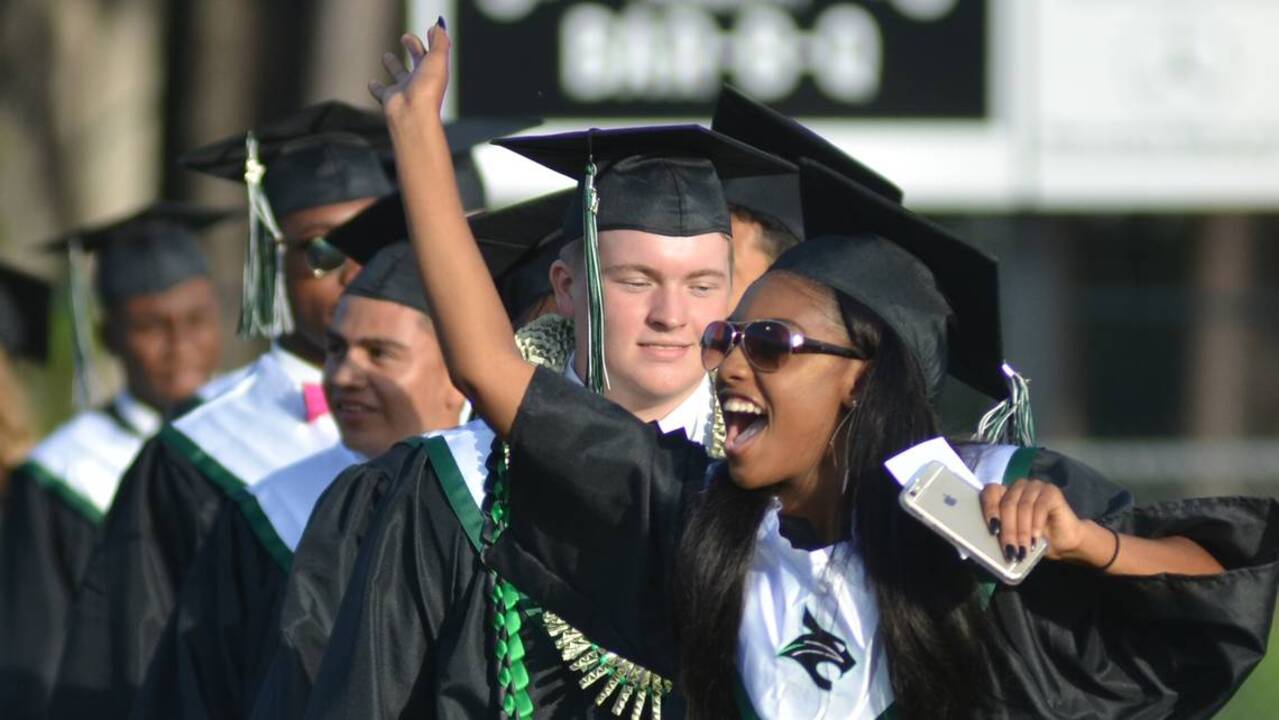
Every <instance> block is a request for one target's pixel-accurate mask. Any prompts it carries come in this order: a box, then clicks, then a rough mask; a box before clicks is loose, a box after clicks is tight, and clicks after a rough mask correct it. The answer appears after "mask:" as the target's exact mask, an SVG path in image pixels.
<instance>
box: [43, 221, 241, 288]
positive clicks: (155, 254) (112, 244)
mask: <svg viewBox="0 0 1279 720" xmlns="http://www.w3.org/2000/svg"><path fill="white" fill-rule="evenodd" d="M229 217H231V211H230V210H220V209H214V208H206V207H201V206H198V205H192V204H189V203H180V202H164V201H162V202H157V203H153V204H151V205H148V206H146V207H144V208H142V209H140V210H138V211H136V212H134V213H132V214H130V215H128V216H126V217H123V218H120V219H117V220H112V221H110V222H107V223H103V224H100V225H94V226H90V227H85V228H81V229H78V230H73V231H71V232H68V233H65V234H63V235H61V236H59V237H57V238H54V239H52V240H49V241H47V242H45V243H43V245H44V247H45V248H46V249H48V250H54V251H58V252H67V253H74V252H81V251H82V252H86V253H92V254H93V255H94V256H95V257H96V258H97V267H96V273H95V275H94V282H93V286H94V290H95V291H96V292H97V295H98V300H99V301H100V302H101V303H102V304H103V305H108V306H109V305H112V304H114V303H117V302H119V301H121V300H127V299H129V298H131V297H137V296H139V295H150V294H153V293H158V292H163V291H165V290H167V289H169V288H171V287H173V286H174V285H177V284H178V283H180V282H183V281H184V280H188V279H190V278H193V277H207V276H208V275H209V266H208V264H207V262H206V261H205V258H204V253H202V252H201V251H200V246H199V243H198V242H197V240H196V235H197V233H199V232H200V231H202V230H204V229H206V228H208V227H210V226H212V225H214V224H216V223H219V222H221V221H223V220H226V219H227V218H229Z"/></svg>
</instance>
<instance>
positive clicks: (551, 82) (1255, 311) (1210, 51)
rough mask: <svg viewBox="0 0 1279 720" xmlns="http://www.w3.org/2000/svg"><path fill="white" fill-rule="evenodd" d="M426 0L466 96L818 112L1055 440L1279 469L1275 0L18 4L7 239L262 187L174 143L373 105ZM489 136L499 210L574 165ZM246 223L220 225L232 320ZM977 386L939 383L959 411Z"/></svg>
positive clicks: (1043, 436)
mask: <svg viewBox="0 0 1279 720" xmlns="http://www.w3.org/2000/svg"><path fill="white" fill-rule="evenodd" d="M437 15H444V16H445V17H446V18H447V19H448V23H449V28H450V30H451V31H452V32H453V35H454V39H455V44H456V49H455V59H454V65H453V67H454V81H453V86H452V91H451V95H450V97H449V100H448V107H447V112H448V113H449V114H450V115H453V116H463V115H519V116H528V115H535V116H540V117H544V118H546V119H547V121H548V123H547V125H545V126H543V128H542V129H540V130H538V132H541V131H543V130H548V129H549V130H559V129H576V128H581V127H584V126H591V125H593V126H600V127H605V126H608V125H621V124H630V123H634V122H654V121H658V120H681V121H688V120H694V121H700V122H709V118H710V113H711V109H712V106H713V103H714V100H715V96H716V94H717V92H718V89H719V87H720V84H721V83H722V82H724V81H728V82H731V83H733V84H735V85H737V86H738V87H739V88H741V89H742V90H744V91H746V92H747V93H749V94H751V95H754V96H755V97H757V98H759V99H761V100H763V101H766V102H768V103H770V104H773V105H774V106H776V107H778V108H779V109H781V110H783V111H785V112H787V113H788V114H791V115H794V116H796V117H798V118H800V119H801V120H803V121H805V122H806V123H808V124H810V126H811V127H813V128H814V129H816V130H818V131H819V132H821V133H822V134H823V135H825V136H826V137H828V138H830V139H832V140H834V141H836V142H837V143H839V144H840V145H841V146H842V147H844V148H845V149H846V150H848V151H849V152H850V153H852V154H854V155H855V156H857V157H858V158H860V159H862V160H863V161H864V162H866V163H867V164H869V165H870V166H872V167H874V168H876V169H877V170H879V171H880V172H882V173H883V174H885V175H887V176H888V177H889V178H891V179H893V180H894V181H895V182H897V183H898V184H899V185H900V186H901V187H902V188H904V190H905V191H906V203H907V205H909V206H911V207H913V208H915V209H918V210H921V211H924V212H925V213H927V214H929V215H931V216H933V217H934V218H936V219H938V220H939V221H941V222H942V223H944V224H946V225H948V226H949V227H951V228H953V229H955V230H957V231H958V232H959V233H960V234H962V235H963V236H965V237H967V238H969V239H971V240H972V241H974V242H976V243H978V244H980V245H982V246H984V247H986V248H987V249H989V250H991V251H992V252H994V253H995V254H996V255H998V256H999V258H1000V260H1001V282H1002V293H1003V305H1004V308H1003V312H1004V329H1005V351H1006V355H1007V357H1008V359H1009V361H1010V362H1011V363H1012V364H1013V365H1014V366H1015V367H1017V368H1018V369H1019V370H1020V371H1022V372H1023V373H1024V374H1025V375H1026V376H1028V377H1029V378H1030V379H1031V388H1032V394H1033V398H1034V409H1035V414H1036V421H1037V424H1038V428H1039V439H1040V442H1041V444H1044V445H1047V446H1050V447H1054V448H1056V449H1059V450H1062V451H1065V452H1067V453H1070V454H1073V455H1075V456H1077V457H1079V458H1081V459H1083V460H1085V461H1087V462H1089V463H1091V464H1093V465H1095V466H1097V467H1098V468H1099V469H1101V470H1102V471H1103V472H1105V473H1106V474H1107V475H1109V476H1110V477H1111V478H1113V479H1114V480H1116V481H1118V482H1121V483H1124V484H1126V485H1128V486H1129V487H1131V488H1132V489H1133V490H1134V492H1135V493H1136V494H1137V496H1138V499H1139V500H1144V501H1155V500H1159V499H1164V498H1169V497H1178V496H1185V495H1194V494H1205V493H1218V494H1219V493H1238V492H1246V493H1253V494H1267V495H1269V494H1274V493H1275V489H1276V488H1279V411H1277V410H1279V321H1276V317H1275V316H1276V313H1279V212H1277V211H1279V93H1275V92H1274V82H1275V78H1276V77H1279V44H1277V43H1274V42H1273V40H1272V38H1271V37H1270V35H1271V34H1272V33H1273V29H1274V28H1276V27H1279V3H1273V2H1262V1H1258V0H1217V1H1216V2H1213V3H1203V2H1197V1H1195V0H989V1H988V2H985V1H982V0H861V1H860V2H854V1H852V0H772V1H771V2H764V1H760V2H750V1H749V0H697V1H679V0H631V1H626V0H594V1H592V2H586V1H584V0H583V1H579V0H474V1H473V2H465V1H461V0H457V1H455V0H408V2H398V1H397V2H382V1H380V0H379V1H374V0H365V1H363V2H358V3H357V2H351V1H350V0H346V1H342V0H314V1H313V2H291V1H285V0H274V1H273V2H261V1H260V0H75V1H73V2H56V3H52V2H47V1H45V0H5V2H3V3H0V68H3V72H0V257H2V258H3V260H4V261H5V262H9V263H12V264H15V265H18V266H20V267H23V268H26V269H29V270H33V271H35V272H38V273H41V274H43V275H44V276H46V277H49V278H58V279H61V278H63V276H64V275H65V272H66V271H65V268H64V265H65V262H63V260H62V259H61V258H58V257H52V256H47V255H44V254H42V253H40V252H38V251H36V250H35V249H34V245H35V244H36V243H38V242H40V241H41V240H44V239H46V238H49V237H52V236H54V235H55V234H57V233H59V232H62V231H64V230H67V229H70V228H73V227H76V226H79V225H82V224H84V223H88V222H96V221H100V220H106V219H110V218H112V217H114V216H117V215H121V214H124V213H127V212H129V211H131V210H133V209H134V208H135V207H137V206H140V205H142V204H144V203H147V202H149V201H151V200H154V199H156V198H161V197H164V198H174V199H188V200H198V201H203V202H207V203H211V204H214V205H220V206H228V207H238V206H242V205H243V198H242V192H243V191H242V187H241V186H238V185H235V184H232V183H226V182H219V181H216V180H210V179H206V178H203V177H200V176H197V175H194V174H191V173H188V172H185V171H182V170H180V169H179V168H177V167H176V165H175V162H174V160H175V158H176V157H177V155H178V154H179V153H180V152H182V151H183V150H185V149H189V148H191V147H194V146H196V145H198V144H201V143H204V142H208V141H211V140H214V139H218V138H222V137H225V136H227V135H230V134H233V133H236V132H239V131H242V130H243V129H245V128H246V127H248V126H249V125H251V124H252V123H254V122H258V121H261V120H265V119H269V118H271V117H274V116H276V115H279V114H282V113H284V112H287V111H290V110H292V109H295V108H298V107H300V106H302V105H305V104H307V103H310V102H315V101H319V100H325V99H331V98H336V99H343V100H347V101H349V102H353V103H357V104H363V105H368V104H369V100H368V97H367V94H366V91H365V89H364V87H365V83H366V82H367V80H369V79H370V78H374V77H379V76H380V74H381V68H380V64H379V57H380V55H381V53H382V52H383V51H384V50H387V49H394V48H396V47H397V46H396V39H397V37H398V35H399V34H400V33H401V32H402V31H403V30H405V29H409V28H411V29H415V30H421V29H425V28H426V27H427V26H428V25H429V24H430V23H431V22H434V20H435V18H436V16H437ZM478 158H479V162H480V165H481V168H482V172H483V174H484V177H485V182H486V184H487V186H488V190H489V193H490V198H491V200H492V204H493V205H495V206H496V205H503V204H507V203H509V202H513V201H515V200H519V199H521V198H524V197H528V196H530V195H531V194H534V193H537V192H540V191H543V190H549V189H552V188H554V187H559V186H563V185H564V184H566V183H565V181H564V180H563V179H560V178H557V177H556V176H554V175H553V174H551V173H549V172H547V171H543V170H540V169H538V168H534V167H533V166H532V165H531V164H529V163H526V162H525V161H523V160H521V159H519V158H516V157H515V156H514V155H511V154H509V153H507V152H506V151H504V150H500V149H498V148H485V149H483V150H481V151H479V153H478ZM244 231H245V226H244V224H243V222H241V223H239V224H235V223H232V224H229V226H226V227H222V228H220V229H218V230H216V231H214V233H212V235H211V239H210V241H209V243H208V246H207V249H208V251H209V253H210V256H211V257H212V259H213V262H214V264H215V267H216V268H217V269H218V274H219V278H220V283H221V286H222V292H223V297H224V298H225V299H226V312H225V313H224V317H225V319H226V321H227V322H228V327H227V332H228V336H230V335H231V330H232V326H231V325H230V323H232V322H234V317H235V313H234V312H233V310H234V307H235V303H236V302H237V300H238V297H239V291H238V283H239V272H240V267H241V262H242V252H243V250H242V235H243V233H244ZM62 304H65V301H62ZM54 323H55V325H54V345H53V353H52V357H51V359H50V361H49V363H48V364H47V365H45V366H43V367H35V366H31V365H29V364H27V365H21V366H20V367H19V373H20V374H21V376H22V378H23V382H24V384H25V385H26V386H27V388H28V389H29V391H30V392H31V394H32V397H33V398H34V399H35V402H34V403H33V404H34V405H35V406H36V410H37V413H38V415H39V419H40V422H41V425H42V427H45V428H48V427H51V426H52V425H53V424H56V423H57V422H59V421H61V420H62V419H64V418H65V417H66V416H67V415H68V413H69V412H70V411H71V408H70V397H71V382H70V376H71V375H70V366H71V361H70V350H69V342H68V338H69V336H70V330H69V322H68V320H67V319H66V316H65V313H58V314H56V315H55V319H54ZM257 349H258V348H256V347H254V346H252V345H250V344H248V343H243V342H237V343H233V344H232V345H231V347H230V352H229V353H228V356H227V358H226V361H225V364H226V365H227V366H228V367H231V366H234V365H238V364H240V363H242V362H244V361H246V360H247V359H249V358H250V357H252V355H253V354H254V353H255V352H256V351H257ZM99 360H100V362H99V370H100V372H101V374H102V375H103V377H104V378H106V380H107V381H106V382H105V383H103V391H104V392H105V391H106V390H107V389H109V387H110V378H111V372H112V368H111V366H110V362H109V360H108V359H105V358H100V359H99ZM974 395H975V394H973V393H966V392H965V390H964V389H963V388H953V389H952V391H950V393H949V396H948V397H947V399H946V403H947V406H946V407H947V416H948V421H949V423H950V424H951V426H952V427H951V429H952V430H956V431H958V430H962V429H964V428H965V427H971V425H972V422H973V420H975V418H976V416H977V413H978V412H979V411H980V408H981V404H982V403H981V401H980V399H979V398H976V397H974ZM1273 647H1275V646H1274V645H1272V648H1273ZM1274 654H1275V653H1274V652H1272V655H1274ZM1272 677H1274V678H1276V679H1279V659H1274V658H1272V659H1271V660H1269V661H1267V663H1265V664H1264V665H1263V666H1262V668H1261V669H1260V670H1259V671H1258V673H1257V674H1256V675H1254V679H1253V680H1252V681H1250V683H1249V684H1248V685H1247V686H1246V687H1245V689H1244V690H1243V691H1242V692H1241V694H1240V695H1239V697H1238V698H1236V700H1235V701H1234V703H1233V704H1232V705H1231V707H1230V708H1229V709H1228V710H1227V712H1226V713H1225V714H1224V715H1223V716H1225V717H1231V718H1251V717H1264V716H1272V715H1273V707H1274V706H1275V705H1274V702H1276V701H1279V683H1275V682H1273V681H1271V680H1270V678H1272Z"/></svg>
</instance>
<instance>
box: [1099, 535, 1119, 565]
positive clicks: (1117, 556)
mask: <svg viewBox="0 0 1279 720" xmlns="http://www.w3.org/2000/svg"><path fill="white" fill-rule="evenodd" d="M1106 529H1107V530H1109V531H1110V534H1111V535H1114V536H1115V554H1114V555H1111V556H1110V561H1109V562H1107V563H1106V564H1105V565H1102V566H1101V567H1100V568H1099V570H1101V572H1106V571H1107V570H1109V569H1110V566H1111V565H1114V564H1115V561H1116V560H1118V559H1119V533H1117V532H1115V529H1114V528H1106Z"/></svg>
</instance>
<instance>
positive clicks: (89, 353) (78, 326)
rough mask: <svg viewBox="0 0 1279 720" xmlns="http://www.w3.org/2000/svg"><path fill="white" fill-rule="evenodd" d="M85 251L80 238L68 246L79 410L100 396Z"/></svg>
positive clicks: (75, 390) (76, 392) (74, 372)
mask: <svg viewBox="0 0 1279 720" xmlns="http://www.w3.org/2000/svg"><path fill="white" fill-rule="evenodd" d="M84 262H85V252H84V246H83V245H82V244H81V242H80V238H73V239H72V240H71V242H70V244H69V245H68V246H67V294H68V295H69V296H70V297H69V298H68V303H67V304H68V305H69V306H70V307H71V366H72V368H73V374H74V380H75V387H74V396H75V405H76V408H77V409H79V410H85V409H87V408H88V407H89V406H91V405H92V404H93V402H94V400H95V399H96V398H97V390H98V388H97V382H96V378H95V376H94V374H93V318H92V315H91V312H92V304H91V296H90V294H89V282H88V279H87V278H86V277H85V273H84Z"/></svg>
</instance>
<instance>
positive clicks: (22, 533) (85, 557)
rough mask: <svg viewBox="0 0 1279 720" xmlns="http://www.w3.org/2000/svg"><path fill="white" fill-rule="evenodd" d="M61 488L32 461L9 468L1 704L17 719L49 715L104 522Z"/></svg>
mask: <svg viewBox="0 0 1279 720" xmlns="http://www.w3.org/2000/svg"><path fill="white" fill-rule="evenodd" d="M60 488H61V486H60V485H59V484H58V483H56V482H54V483H48V482H44V481H43V480H42V478H41V477H40V469H39V468H38V467H36V466H35V465H32V464H25V465H22V466H19V467H18V468H17V469H15V470H14V471H13V473H12V474H11V475H10V476H9V497H8V499H7V500H6V501H5V504H4V519H3V522H2V524H0V707H2V708H4V713H3V714H4V717H6V718H9V719H10V720H22V719H23V718H42V717H44V713H45V709H46V705H45V704H46V702H47V701H48V696H49V690H50V688H51V686H52V685H53V681H54V677H55V676H56V674H57V671H58V658H59V656H60V655H61V653H62V643H63V639H64V637H65V632H64V631H65V621H66V614H67V609H68V608H69V607H70V605H71V597H72V593H73V592H74V590H75V587H76V584H77V582H78V581H79V580H80V577H81V576H82V575H83V574H84V569H85V566H86V565H88V562H89V555H90V553H91V552H92V551H93V545H94V542H96V541H97V538H98V529H99V525H100V523H101V522H102V518H101V517H100V515H99V514H98V512H97V509H96V508H94V507H93V506H91V505H90V504H88V503H87V502H85V501H84V500H82V499H81V498H79V497H71V496H69V495H68V494H64V493H60V492H59V489H60Z"/></svg>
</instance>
